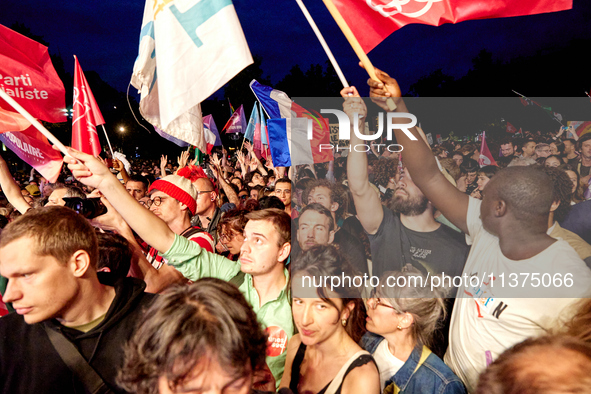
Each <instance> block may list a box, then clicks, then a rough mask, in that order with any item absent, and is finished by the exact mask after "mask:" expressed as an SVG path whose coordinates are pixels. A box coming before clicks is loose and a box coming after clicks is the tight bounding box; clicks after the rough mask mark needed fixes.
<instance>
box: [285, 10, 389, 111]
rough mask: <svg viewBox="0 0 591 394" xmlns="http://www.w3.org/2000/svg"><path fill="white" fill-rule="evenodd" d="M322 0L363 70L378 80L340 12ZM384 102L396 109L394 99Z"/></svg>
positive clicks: (371, 65)
mask: <svg viewBox="0 0 591 394" xmlns="http://www.w3.org/2000/svg"><path fill="white" fill-rule="evenodd" d="M296 1H301V0H296ZM322 1H323V2H324V5H325V6H326V8H327V9H328V11H329V12H330V14H331V15H332V17H333V19H334V20H335V22H336V23H337V25H339V27H340V28H341V31H342V32H343V34H344V35H345V37H346V38H347V41H349V44H351V47H352V48H353V50H354V51H355V54H356V55H357V57H358V58H359V60H360V61H361V63H362V64H363V67H364V68H365V71H367V73H368V74H369V77H370V78H371V79H373V80H374V81H380V80H379V78H378V76H377V75H376V72H375V69H374V67H373V64H371V61H370V60H369V58H368V57H367V54H366V53H365V51H364V50H363V48H361V45H360V44H359V41H357V38H356V37H355V35H354V34H353V32H352V31H351V28H350V27H349V25H347V22H345V19H344V18H343V16H342V15H341V13H340V12H339V10H338V9H337V7H335V5H334V3H333V2H332V0H322ZM345 87H346V86H345ZM386 104H387V105H388V108H389V109H390V111H394V110H395V109H396V104H395V103H394V100H392V98H391V97H390V98H388V99H387V100H386Z"/></svg>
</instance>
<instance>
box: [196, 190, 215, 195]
mask: <svg viewBox="0 0 591 394" xmlns="http://www.w3.org/2000/svg"><path fill="white" fill-rule="evenodd" d="M212 191H213V190H203V191H197V197H199V196H200V195H202V194H205V193H211V192H212Z"/></svg>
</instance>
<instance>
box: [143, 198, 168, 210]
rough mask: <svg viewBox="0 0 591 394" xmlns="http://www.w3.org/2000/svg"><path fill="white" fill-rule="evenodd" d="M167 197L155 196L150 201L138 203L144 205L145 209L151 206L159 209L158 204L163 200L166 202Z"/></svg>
mask: <svg viewBox="0 0 591 394" xmlns="http://www.w3.org/2000/svg"><path fill="white" fill-rule="evenodd" d="M167 198H168V197H159V196H156V197H154V198H152V199H150V200H147V201H140V204H142V205H145V206H146V207H148V208H150V207H151V206H152V204H154V205H155V206H157V207H159V206H160V204H162V201H163V200H166V199H167Z"/></svg>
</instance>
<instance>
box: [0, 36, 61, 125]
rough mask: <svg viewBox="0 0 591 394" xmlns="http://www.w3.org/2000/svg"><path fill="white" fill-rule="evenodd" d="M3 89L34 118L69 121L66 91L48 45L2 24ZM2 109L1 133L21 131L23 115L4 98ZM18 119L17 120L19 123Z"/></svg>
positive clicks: (0, 63) (0, 60)
mask: <svg viewBox="0 0 591 394" xmlns="http://www.w3.org/2000/svg"><path fill="white" fill-rule="evenodd" d="M0 89H2V90H4V91H5V92H6V94H7V95H9V96H10V97H12V98H13V99H14V100H15V101H16V102H17V103H19V104H20V105H21V106H22V107H23V108H24V109H26V110H27V111H28V112H29V113H30V114H31V115H33V116H34V117H35V118H38V119H42V120H44V121H46V122H65V121H66V111H65V109H66V97H65V95H66V90H65V89H64V84H63V83H62V81H61V79H60V78H59V77H58V75H57V73H56V71H55V69H54V68H53V64H52V63H51V58H50V57H49V52H48V51H47V47H45V46H43V45H41V44H39V43H38V42H37V41H33V40H31V39H29V38H27V37H25V36H23V35H21V34H19V33H17V32H15V31H13V30H11V29H9V28H7V27H5V26H2V25H0ZM0 109H3V110H4V111H0V132H4V131H16V130H17V129H19V128H20V129H21V130H22V127H23V125H22V120H23V118H22V117H21V116H20V115H18V114H17V113H16V112H15V110H14V109H13V108H12V107H11V106H10V105H8V103H6V102H5V101H4V100H2V99H0ZM7 112H12V114H10V113H9V114H7ZM15 119H18V121H17V122H16V125H15V123H14V120H15ZM5 126H6V127H8V128H12V129H13V130H8V129H6V128H5ZM15 126H16V128H15Z"/></svg>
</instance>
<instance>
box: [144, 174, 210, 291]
mask: <svg viewBox="0 0 591 394" xmlns="http://www.w3.org/2000/svg"><path fill="white" fill-rule="evenodd" d="M149 192H150V200H149V202H148V205H149V208H150V211H152V213H154V215H156V216H158V217H159V218H160V219H162V221H164V222H165V223H166V224H167V225H168V227H169V228H170V229H171V230H172V232H174V233H175V234H178V235H180V236H183V237H185V238H188V239H190V240H191V241H194V242H197V244H198V245H199V246H201V247H202V248H204V249H205V250H207V251H209V252H213V251H214V242H213V238H212V236H211V235H210V234H208V233H207V232H205V231H203V230H202V229H200V228H199V227H196V226H195V227H194V226H192V225H191V217H192V216H193V215H195V213H196V210H197V202H196V198H197V190H195V187H194V186H193V185H192V184H191V181H190V180H189V179H187V178H184V177H182V176H179V175H167V176H165V177H164V178H161V179H158V180H156V181H155V182H154V183H153V184H152V185H151V186H150V189H149ZM142 246H143V247H144V250H147V252H146V253H145V254H146V259H147V260H148V262H149V263H150V264H152V266H153V267H154V268H155V269H156V270H157V272H154V271H153V270H149V271H148V272H146V277H145V278H144V279H145V280H146V283H148V288H147V290H148V291H150V292H154V293H157V292H161V291H162V290H164V289H165V288H167V287H168V286H170V285H171V284H173V283H177V282H181V283H182V282H184V281H186V279H185V278H184V276H183V275H182V274H181V273H180V272H179V271H177V270H176V269H175V268H173V267H172V266H170V265H167V264H164V263H165V262H166V261H165V260H164V259H163V258H162V256H158V251H157V250H156V249H154V248H152V247H150V246H148V245H147V244H146V243H143V244H142Z"/></svg>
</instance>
